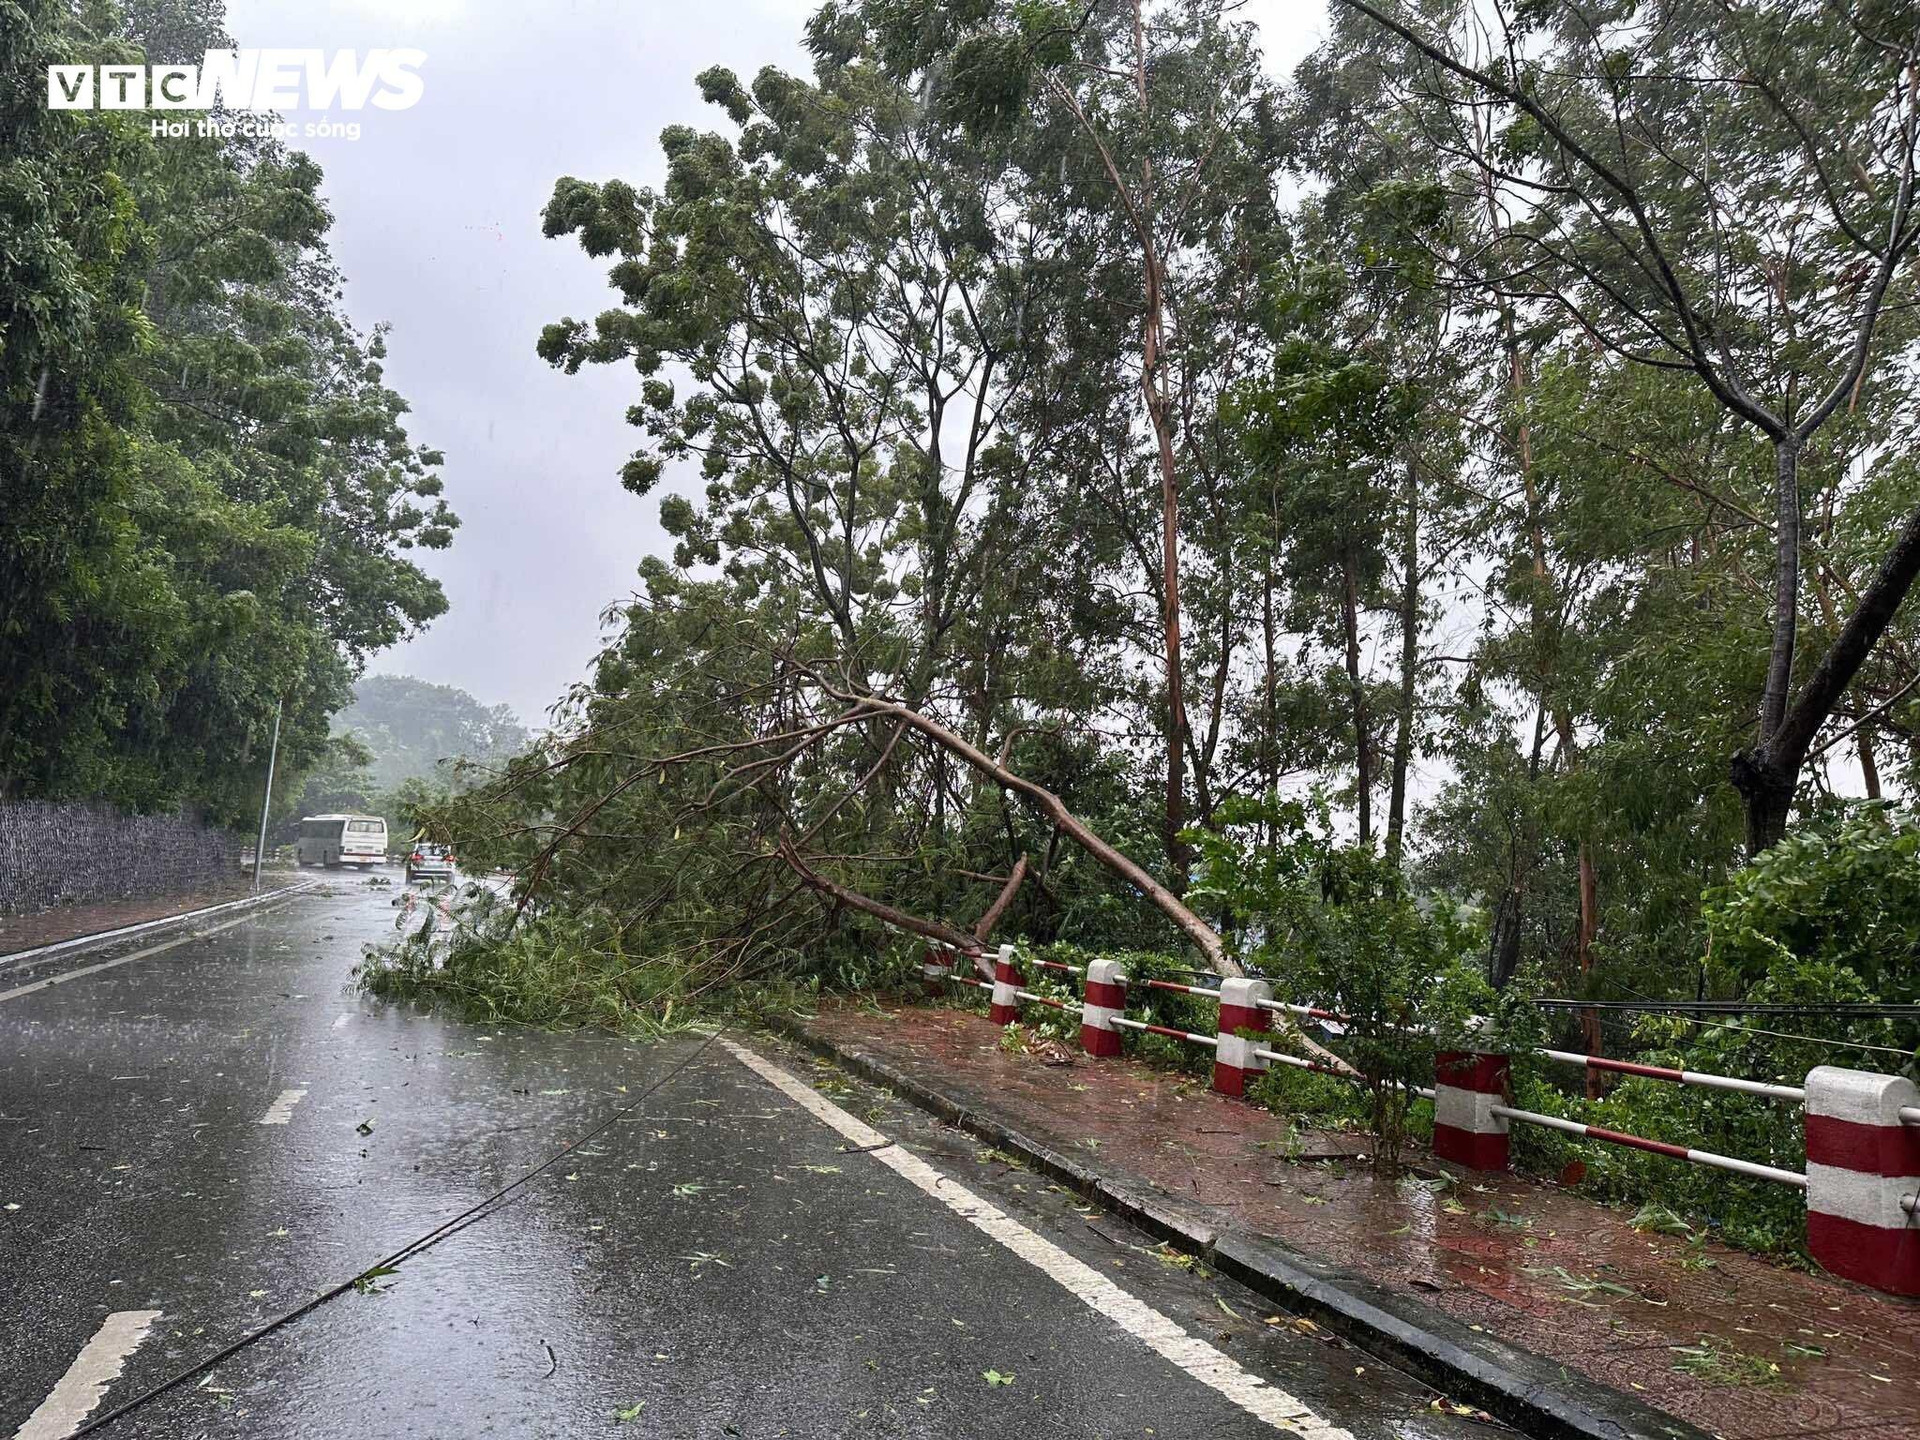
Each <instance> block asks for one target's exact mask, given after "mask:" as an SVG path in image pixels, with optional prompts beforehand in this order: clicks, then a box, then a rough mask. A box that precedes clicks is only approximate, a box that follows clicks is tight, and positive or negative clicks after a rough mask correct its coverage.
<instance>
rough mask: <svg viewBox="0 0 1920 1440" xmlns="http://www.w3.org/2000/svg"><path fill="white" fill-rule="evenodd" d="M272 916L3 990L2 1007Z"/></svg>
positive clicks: (257, 915)
mask: <svg viewBox="0 0 1920 1440" xmlns="http://www.w3.org/2000/svg"><path fill="white" fill-rule="evenodd" d="M266 913H268V912H267V911H265V910H259V911H255V912H253V913H251V914H247V915H242V916H240V918H239V919H237V920H228V921H225V922H224V923H222V924H219V925H209V926H208V927H207V928H206V929H205V930H196V931H194V932H193V933H192V934H191V935H182V936H181V937H180V938H179V939H178V940H168V941H167V942H165V943H164V944H161V945H148V946H146V947H145V948H143V949H139V950H135V951H134V952H133V953H132V954H130V955H122V956H120V957H119V958H118V959H114V960H102V961H101V962H100V963H99V964H98V965H83V966H81V967H80V968H79V969H78V970H63V971H61V972H60V973H59V974H58V975H49V976H48V977H47V978H46V979H45V980H36V981H34V982H33V983H32V984H31V985H16V986H15V987H14V988H13V989H11V990H0V1004H4V1003H5V1002H6V1001H8V1000H18V999H19V998H20V997H21V996H22V995H31V994H33V992H34V991H36V990H45V989H46V988H47V987H48V986H50V985H64V984H66V983H67V982H68V981H69V980H78V979H80V977H81V976H83V975H98V974H99V973H100V972H101V971H102V970H111V969H113V968H114V967H115V966H116V965H131V964H132V963H133V962H134V961H136V960H145V959H146V958H147V957H148V956H150V955H159V954H162V953H164V952H165V951H168V950H177V949H179V948H180V947H181V946H182V945H185V944H186V943H187V942H188V941H191V940H204V939H206V938H207V937H208V936H209V935H218V934H219V933H220V932H221V931H222V930H231V929H233V927H234V926H236V925H244V924H246V923H247V922H248V921H249V920H258V919H259V918H260V917H261V916H262V915H265V914H266Z"/></svg>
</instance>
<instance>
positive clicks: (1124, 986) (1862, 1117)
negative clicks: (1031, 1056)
mask: <svg viewBox="0 0 1920 1440" xmlns="http://www.w3.org/2000/svg"><path fill="white" fill-rule="evenodd" d="M939 952H944V953H945V954H946V955H947V957H948V958H947V960H946V961H945V962H944V963H943V962H942V961H941V959H940V958H939ZM982 958H984V951H983V950H976V951H966V950H961V949H958V948H957V947H951V946H945V945H940V944H938V943H937V942H936V943H935V944H931V945H929V946H928V947H927V950H926V952H925V955H924V957H923V963H922V967H921V975H922V978H923V980H924V982H925V986H926V989H927V991H928V993H929V994H938V993H940V991H941V988H942V986H943V985H944V984H945V983H946V982H948V981H953V982H956V983H959V984H963V985H971V986H974V987H977V988H979V989H983V990H988V991H991V992H992V995H991V1005H990V1009H989V1012H988V1013H989V1017H990V1018H991V1019H992V1020H993V1022H994V1023H995V1024H1002V1025H1004V1024H1010V1023H1012V1022H1014V1021H1016V1020H1018V1019H1019V1016H1020V1007H1021V1005H1023V1004H1037V1005H1044V1006H1047V1007H1049V1008H1051V1009H1054V1010H1059V1011H1067V1010H1071V1009H1074V1008H1076V1007H1075V1006H1073V1005H1072V1004H1071V1003H1070V1002H1069V1001H1066V1000H1062V999H1060V998H1058V997H1056V996H1051V995H1042V994H1038V993H1036V992H1034V991H1031V990H1027V989H1024V988H1022V986H1021V983H1020V970H1019V961H1018V960H1017V958H1016V955H1015V951H1014V947H1013V946H1011V945H1002V946H1001V947H999V949H998V951H997V952H995V954H994V956H993V977H994V978H993V979H992V980H991V981H988V980H984V979H979V978H976V977H975V976H973V975H967V974H961V973H959V971H960V966H961V965H962V964H967V965H971V964H973V963H974V962H975V961H976V960H977V959H982ZM1033 963H1034V964H1035V965H1036V966H1037V967H1039V968H1042V969H1048V970H1054V971H1058V972H1061V973H1065V974H1069V975H1073V976H1076V977H1079V978H1080V980H1081V986H1082V992H1083V998H1082V1000H1081V1002H1080V1004H1079V1005H1078V1007H1077V1008H1078V1009H1079V1011H1080V1017H1081V1021H1080V1039H1081V1045H1082V1047H1083V1048H1084V1049H1085V1050H1086V1052H1087V1054H1088V1055H1090V1056H1094V1057H1112V1056H1117V1055H1119V1054H1120V1051H1121V1043H1120V1037H1121V1034H1122V1032H1124V1031H1134V1032H1136V1033H1139V1034H1148V1035H1161V1036H1164V1037H1166V1038H1168V1039H1172V1040H1177V1041H1180V1042H1182V1043H1184V1044H1189V1045H1197V1046H1201V1047H1204V1048H1207V1049H1211V1050H1212V1051H1213V1052H1214V1061H1213V1088H1214V1089H1215V1090H1217V1091H1219V1092H1220V1093H1221V1094H1223V1095H1231V1096H1244V1095H1245V1094H1246V1092H1247V1088H1248V1085H1249V1082H1250V1081H1251V1080H1252V1079H1254V1078H1257V1076H1258V1075H1259V1074H1260V1073H1262V1072H1264V1071H1265V1070H1266V1069H1267V1068H1268V1067H1269V1066H1270V1065H1273V1064H1281V1065H1287V1066H1290V1067H1293V1068H1296V1069H1302V1070H1309V1071H1313V1072H1315V1073H1318V1074H1325V1075H1337V1076H1340V1077H1341V1078H1344V1079H1353V1078H1354V1077H1353V1076H1352V1075H1348V1074H1346V1073H1345V1072H1342V1071H1339V1070H1336V1069H1334V1068H1333V1067H1332V1066H1329V1065H1323V1064H1320V1063H1317V1062H1315V1061H1312V1060H1308V1059H1306V1058H1304V1057H1301V1056H1298V1055H1292V1054H1289V1053H1287V1052H1285V1051H1281V1050H1275V1049H1273V1048H1272V1047H1271V1045H1270V1044H1268V1043H1264V1042H1266V1040H1267V1036H1268V1034H1269V1016H1270V1015H1272V1014H1274V1013H1276V1012H1284V1013H1287V1014H1290V1015H1295V1016H1299V1017H1302V1018H1306V1019H1312V1020H1317V1021H1320V1022H1322V1023H1323V1024H1326V1025H1327V1026H1328V1028H1329V1029H1332V1030H1334V1031H1336V1033H1337V1031H1338V1029H1339V1027H1340V1025H1341V1022H1342V1021H1343V1019H1344V1017H1342V1016H1340V1015H1337V1014H1335V1013H1334V1012H1332V1011H1328V1010H1323V1009H1319V1008H1317V1007H1314V1006H1310V1005H1299V1004H1293V1003H1290V1002H1286V1001H1279V1000H1275V999H1274V998H1273V995H1272V991H1271V986H1270V984H1269V982H1267V981H1266V980H1262V979H1257V978H1246V979H1241V978H1238V977H1235V978H1229V979H1222V980H1221V981H1220V982H1219V985H1218V988H1217V989H1216V988H1210V987H1208V986H1204V985H1188V984H1182V983H1179V982H1177V981H1172V980H1160V979H1148V980H1144V981H1142V982H1141V983H1140V984H1139V986H1137V987H1135V988H1138V989H1142V990H1158V991H1163V992H1168V993H1172V994H1180V995H1187V996H1191V997H1193V998H1195V999H1201V1000H1212V1001H1214V1002H1215V1003H1216V1004H1217V1005H1218V1006H1219V1009H1220V1014H1219V1022H1218V1025H1217V1027H1216V1030H1215V1033H1213V1034H1211V1035H1209V1034H1202V1033H1201V1032H1199V1031H1194V1030H1183V1029H1179V1028H1177V1027H1174V1026H1170V1025H1161V1024H1158V1023H1156V1022H1154V1021H1152V1020H1142V1019H1136V1018H1135V1017H1133V1016H1130V1015H1128V1014H1126V1004H1127V991H1128V989H1129V986H1128V981H1127V976H1126V974H1125V972H1124V971H1123V970H1122V968H1121V966H1120V964H1119V962H1118V961H1114V960H1095V961H1092V962H1091V963H1089V964H1088V965H1087V966H1086V967H1085V970H1084V972H1083V971H1082V970H1081V968H1080V967H1079V966H1074V965H1067V964H1064V963H1062V962H1059V961H1035V962H1033ZM1531 1053H1533V1054H1536V1055H1538V1056H1540V1057H1541V1058H1543V1059H1547V1060H1552V1061H1555V1062H1557V1063H1560V1064H1565V1065H1577V1066H1581V1067H1583V1068H1586V1069H1593V1070H1601V1071H1606V1072H1609V1073H1614V1074H1622V1075H1630V1076H1635V1077H1638V1078H1642V1079H1650V1080H1661V1081H1666V1082H1669V1083H1672V1084H1676V1085H1688V1086H1697V1087H1700V1088H1703V1089H1710V1090H1721V1091H1729V1092H1733V1093H1736V1094H1743V1095H1752V1096H1756V1097H1759V1098H1762V1099H1769V1100H1779V1101H1787V1102H1792V1103H1795V1104H1800V1105H1803V1106H1804V1107H1805V1115H1806V1144H1807V1169H1806V1173H1805V1174H1801V1173H1800V1172H1798V1171H1794V1170H1785V1169H1781V1168H1779V1167H1778V1166H1773V1165H1763V1164H1760V1163H1758V1162H1756V1161H1752V1160H1743V1159H1740V1158H1739V1157H1737V1156H1733V1155H1720V1154H1716V1153H1714V1152H1713V1151H1711V1150H1699V1149H1695V1148H1692V1147H1689V1146H1683V1145H1674V1144H1671V1143H1669V1142H1667V1141H1664V1140H1654V1139H1649V1138H1648V1137H1646V1136H1643V1135H1629V1134H1626V1133H1625V1132H1623V1131H1619V1130H1609V1129H1606V1128H1604V1127H1602V1126H1598V1125H1588V1124H1585V1123H1583V1122H1581V1121H1578V1120H1568V1119H1565V1118H1563V1117H1561V1116H1558V1115H1546V1114H1541V1113H1539V1112H1537V1111H1532V1110H1522V1109H1518V1108H1516V1107H1514V1106H1512V1105H1510V1104H1508V1103H1507V1100H1508V1098H1509V1093H1510V1090H1511V1085H1510V1080H1509V1067H1510V1060H1509V1057H1508V1056H1507V1055H1505V1054H1504V1053H1501V1052H1500V1051H1499V1050H1498V1049H1497V1048H1495V1047H1494V1046H1493V1045H1492V1044H1491V1043H1489V1044H1488V1045H1487V1046H1486V1048H1484V1049H1477V1050H1452V1051H1442V1052H1441V1053H1439V1054H1438V1055H1436V1056H1435V1057H1434V1084H1433V1087H1432V1088H1431V1089H1428V1088H1426V1087H1424V1086H1408V1087H1406V1088H1407V1089H1408V1090H1409V1091H1410V1092H1411V1093H1412V1094H1414V1095H1417V1096H1420V1097H1421V1098H1423V1099H1427V1100H1431V1101H1432V1102H1433V1106H1434V1126H1433V1149H1434V1154H1435V1155H1437V1156H1439V1157H1440V1158H1441V1159H1444V1160H1450V1161H1453V1162H1454V1163H1456V1164H1459V1165H1463V1166H1466V1167H1468V1168H1470V1169H1476V1170H1492V1171H1499V1170H1505V1169H1506V1168H1507V1166H1508V1161H1509V1155H1508V1144H1509V1133H1510V1129H1511V1126H1512V1125H1514V1124H1522V1125H1537V1126H1540V1127H1542V1128H1543V1129H1548V1130H1556V1131H1559V1132H1561V1133H1563V1134H1568V1135H1575V1136H1578V1137H1580V1138H1582V1139H1585V1140H1591V1141H1597V1142H1599V1143H1601V1144H1607V1145H1619V1146H1624V1147H1627V1148H1629V1149H1634V1150H1641V1151H1645V1152H1647V1153H1650V1154H1654V1155H1664V1156H1668V1157H1670V1158H1672V1159H1675V1160H1681V1161H1684V1162H1686V1163H1688V1164H1692V1165H1702V1166H1706V1167H1708V1168H1710V1169H1715V1170H1721V1171H1725V1172H1728V1173H1731V1174H1735V1175H1740V1176H1743V1177H1745V1178H1748V1179H1755V1180H1765V1181H1769V1182H1772V1183H1775V1184H1781V1185H1790V1186H1793V1187H1794V1188H1796V1189H1799V1190H1802V1191H1804V1192H1805V1194H1806V1197H1807V1246H1808V1249H1809V1250H1810V1251H1811V1252H1812V1253H1813V1256H1814V1258H1815V1259H1816V1260H1818V1261H1819V1262H1820V1263H1821V1264H1822V1265H1824V1266H1825V1267H1826V1268H1827V1269H1828V1270H1831V1271H1832V1272H1833V1273H1835V1274H1837V1275H1842V1276H1845V1277H1847V1278H1849V1279H1853V1280H1858V1281H1860V1282H1861V1283H1863V1284H1867V1285H1871V1286H1874V1287H1875V1288H1877V1289H1880V1290H1886V1291H1890V1292H1891V1293H1893V1294H1897V1295H1920V1090H1916V1088H1915V1086H1914V1084H1913V1082H1911V1081H1909V1080H1906V1079H1904V1078H1903V1077H1900V1076H1895V1075H1877V1074H1871V1073H1868V1072H1865V1071H1858V1070H1846V1069H1842V1068H1840V1067H1838V1066H1830V1065H1823V1066H1820V1067H1819V1068H1818V1069H1816V1070H1814V1071H1813V1072H1812V1073H1811V1074H1809V1075H1808V1077H1807V1083H1806V1084H1805V1085H1804V1086H1798V1085H1780V1084H1774V1083H1772V1082H1768V1081H1760V1080H1743V1079H1739V1078H1736V1077H1733V1076H1728V1075H1712V1074H1706V1073H1703V1072H1700V1071H1694V1070H1677V1069H1672V1068H1670V1067H1667V1066H1661V1065H1643V1064H1639V1063H1637V1062H1634V1061H1628V1060H1610V1059H1607V1058H1606V1057H1604V1056H1598V1055H1582V1054H1579V1053H1577V1052H1575V1051H1569V1050H1537V1051H1533V1052H1531Z"/></svg>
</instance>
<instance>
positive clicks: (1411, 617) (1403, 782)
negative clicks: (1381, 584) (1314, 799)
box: [1387, 460, 1420, 865]
mask: <svg viewBox="0 0 1920 1440" xmlns="http://www.w3.org/2000/svg"><path fill="white" fill-rule="evenodd" d="M1400 565H1401V571H1402V573H1401V580H1400V714H1399V716H1398V723H1397V725H1396V727H1395V729H1394V734H1393V788H1392V793H1391V795H1390V796H1389V798H1388V801H1387V858H1388V859H1389V860H1391V861H1393V862H1394V863H1395V864H1396V865H1397V864H1398V863H1399V862H1400V851H1401V848H1402V842H1403V838H1404V833H1405V830H1406V821H1407V767H1408V765H1409V764H1410V763H1411V761H1412V759H1413V702H1414V697H1415V695H1416V693H1417V689H1418V686H1417V683H1416V682H1417V681H1418V679H1419V664H1420V483H1419V472H1418V471H1417V469H1416V468H1415V466H1414V464H1413V462H1412V461H1411V460H1409V461H1408V462H1407V497H1406V532H1405V534H1404V535H1403V536H1402V538H1401V547H1400Z"/></svg>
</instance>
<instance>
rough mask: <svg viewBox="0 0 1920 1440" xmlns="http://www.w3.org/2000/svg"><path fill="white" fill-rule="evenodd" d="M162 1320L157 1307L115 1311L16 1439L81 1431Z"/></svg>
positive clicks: (49, 1438) (60, 1439)
mask: <svg viewBox="0 0 1920 1440" xmlns="http://www.w3.org/2000/svg"><path fill="white" fill-rule="evenodd" d="M159 1318H160V1312H159V1311H158V1310H116V1311H114V1313H113V1314H111V1315H109V1316H107V1318H106V1319H105V1320H104V1321H102V1322H101V1324H100V1328H99V1330H98V1331H96V1332H95V1334H94V1337H93V1338H92V1339H91V1340H89V1341H88V1342H87V1343H86V1345H85V1346H84V1347H82V1349H81V1351H80V1353H79V1354H78V1355H76V1356H74V1359H73V1364H71V1365H69V1366H68V1367H67V1373H66V1374H64V1375H62V1376H61V1377H60V1383H59V1384H58V1385H55V1386H54V1387H53V1390H52V1392H51V1393H50V1394H49V1395H48V1396H47V1398H46V1399H44V1400H42V1401H41V1402H40V1408H39V1409H38V1410H36V1411H34V1412H33V1414H31V1415H29V1416H28V1417H27V1423H26V1424H24V1425H22V1426H21V1427H20V1428H19V1429H18V1430H16V1431H14V1433H13V1440H65V1437H67V1436H68V1435H71V1434H73V1432H74V1431H76V1430H78V1429H79V1428H80V1426H81V1425H82V1424H83V1423H84V1422H85V1420H86V1418H87V1416H88V1415H89V1414H91V1413H92V1411H93V1407H94V1406H96V1405H98V1404H99V1403H100V1397H101V1396H102V1395H104V1394H106V1393H107V1386H109V1385H111V1384H112V1383H113V1382H114V1381H115V1380H116V1379H118V1378H119V1375H120V1371H121V1369H122V1367H124V1366H125V1365H126V1363H127V1357H128V1356H129V1355H131V1354H132V1353H133V1352H134V1351H135V1350H137V1349H138V1348H139V1347H140V1342H141V1341H142V1340H144V1339H146V1338H147V1332H148V1331H149V1330H151V1329H153V1322H154V1321H156V1320H158V1319H159Z"/></svg>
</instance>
